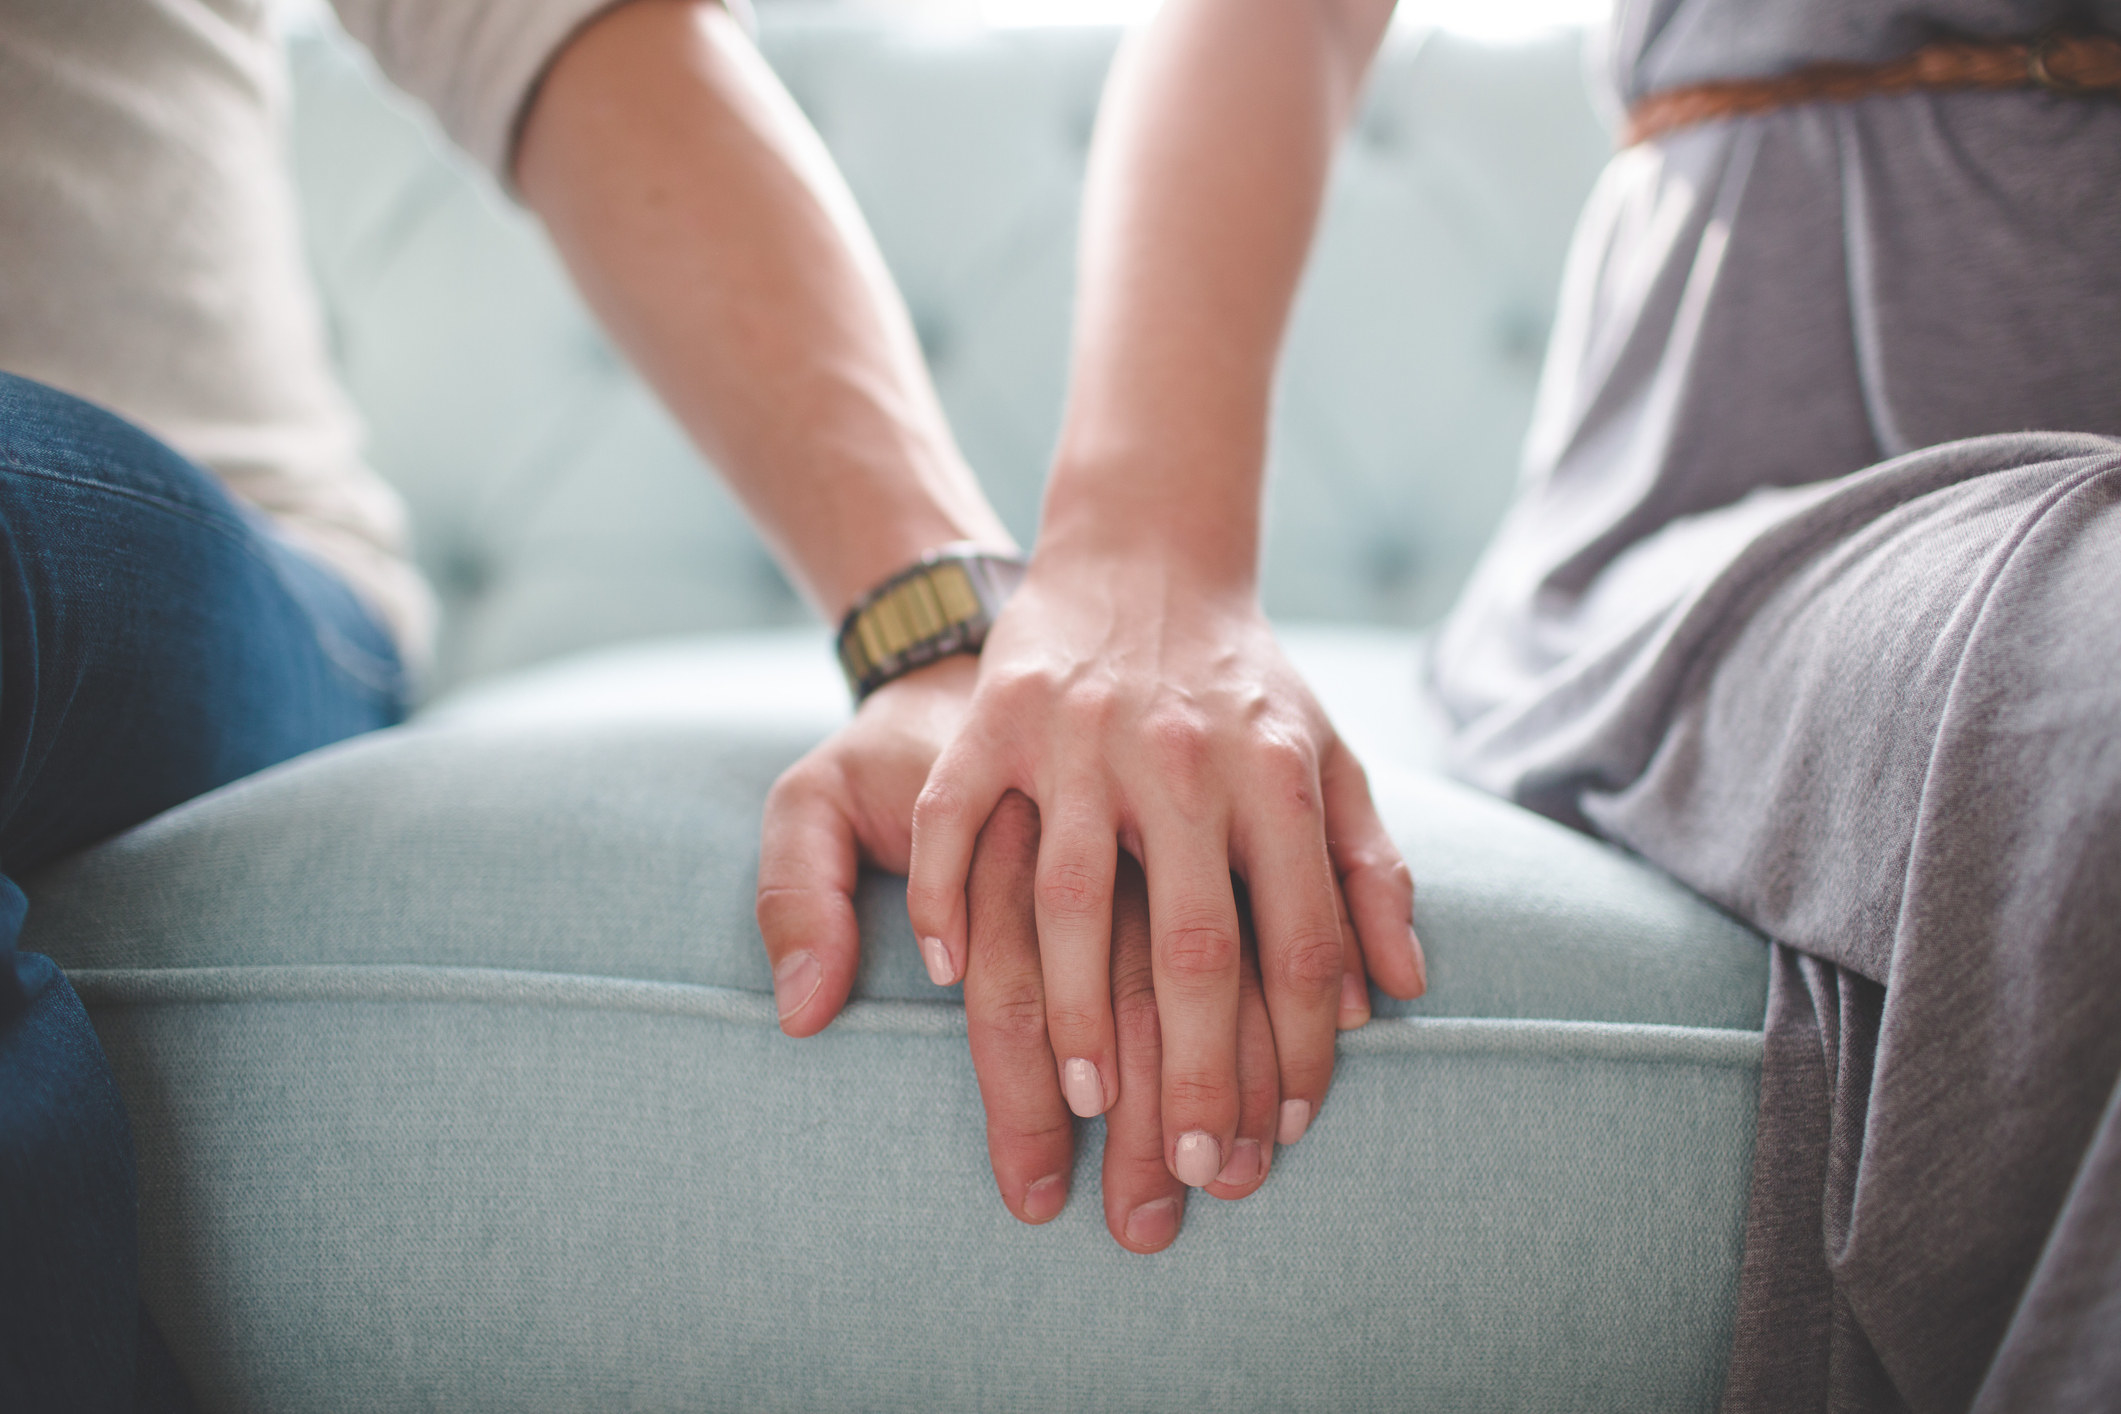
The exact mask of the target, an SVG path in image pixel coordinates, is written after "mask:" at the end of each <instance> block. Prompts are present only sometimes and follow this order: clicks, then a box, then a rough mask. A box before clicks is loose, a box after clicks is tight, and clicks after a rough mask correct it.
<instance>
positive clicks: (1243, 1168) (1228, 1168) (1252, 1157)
mask: <svg viewBox="0 0 2121 1414" xmlns="http://www.w3.org/2000/svg"><path fill="white" fill-rule="evenodd" d="M1215 1181H1216V1182H1217V1183H1227V1184H1229V1185H1230V1186H1231V1187H1232V1188H1243V1187H1244V1186H1245V1185H1246V1184H1248V1183H1256V1182H1258V1181H1259V1141H1258V1140H1257V1139H1240V1140H1238V1141H1237V1142H1236V1143H1235V1144H1233V1145H1231V1146H1230V1162H1228V1163H1227V1164H1224V1165H1223V1171H1222V1172H1221V1173H1219V1174H1217V1175H1215Z"/></svg>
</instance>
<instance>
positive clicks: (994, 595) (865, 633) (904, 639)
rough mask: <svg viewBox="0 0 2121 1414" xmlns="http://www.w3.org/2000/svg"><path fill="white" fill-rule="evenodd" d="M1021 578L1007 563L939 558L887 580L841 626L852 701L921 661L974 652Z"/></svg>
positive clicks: (1018, 566)
mask: <svg viewBox="0 0 2121 1414" xmlns="http://www.w3.org/2000/svg"><path fill="white" fill-rule="evenodd" d="M1022 575H1023V566H1022V564H1021V563H1020V562H1018V561H1014V560H1010V559H1007V558H1003V557H999V556H993V555H985V554H949V555H944V554H938V555H935V556H934V557H932V558H930V559H927V560H924V561H923V562H922V563H920V564H918V565H915V566H913V567H912V568H911V569H908V570H904V571H902V572H900V573H899V574H896V575H894V576H892V577H891V578H890V579H888V580H886V581H885V582H884V584H883V585H882V586H881V587H880V588H878V589H877V590H876V591H875V592H874V593H873V594H871V595H870V596H869V597H867V598H866V599H864V600H862V601H860V602H859V603H857V604H856V605H855V607H854V608H853V609H852V610H851V611H849V613H848V615H847V618H846V620H845V621H844V622H843V623H842V624H841V626H840V642H839V649H840V667H841V669H842V670H843V671H844V672H845V673H846V674H847V683H848V686H850V687H851V688H853V689H854V695H855V698H856V700H860V699H861V698H862V697H865V696H867V695H868V694H869V693H871V692H873V691H875V690H876V689H877V688H879V687H881V686H883V685H884V684H885V683H887V682H889V681H891V680H892V679H893V678H895V677H898V676H900V675H902V674H904V673H906V672H908V671H910V670H911V669H914V668H917V667H920V666H921V665H923V664H925V663H932V662H934V661H935V660H936V659H938V658H943V657H947V656H948V655H950V654H952V653H963V652H978V651H979V647H980V644H981V643H983V642H984V641H985V640H986V637H987V628H988V626H989V625H990V624H991V623H992V622H993V618H994V612H995V610H996V609H997V608H999V607H1000V604H1001V601H1002V600H1003V599H1005V598H1006V597H1007V596H1008V592H1009V591H1010V590H1011V589H1013V588H1015V586H1016V582H1017V580H1019V579H1020V578H1021V577H1022Z"/></svg>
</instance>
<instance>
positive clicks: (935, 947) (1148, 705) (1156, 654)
mask: <svg viewBox="0 0 2121 1414" xmlns="http://www.w3.org/2000/svg"><path fill="white" fill-rule="evenodd" d="M1010 790H1016V791H1020V792H1022V793H1023V794H1024V795H1026V796H1028V797H1029V798H1030V799H1031V800H1032V801H1033V802H1034V803H1035V804H1036V805H1037V807H1038V812H1039V818H1040V821H1041V826H1042V836H1041V842H1040V845H1039V850H1038V862H1037V866H1036V879H1035V883H1034V886H1033V895H1034V899H1035V911H1036V919H1037V936H1038V941H1039V954H1040V965H1041V983H1042V988H1043V992H1042V995H1043V1008H1042V1010H1043V1013H1044V1016H1045V1022H1046V1027H1047V1032H1048V1036H1049V1038H1050V1046H1051V1053H1052V1055H1053V1057H1054V1058H1055V1059H1056V1060H1057V1061H1058V1062H1059V1067H1058V1080H1059V1084H1060V1087H1061V1091H1062V1093H1063V1095H1064V1096H1065V1097H1066V1100H1067V1103H1068V1106H1069V1108H1070V1109H1072V1110H1073V1111H1074V1112H1075V1113H1076V1114H1078V1115H1093V1114H1101V1113H1104V1112H1106V1111H1107V1110H1109V1109H1110V1108H1111V1107H1112V1106H1113V1104H1114V1103H1115V1102H1117V1101H1118V1100H1120V1099H1121V1098H1122V1096H1123V1095H1125V1093H1126V1086H1125V1085H1124V1084H1123V1081H1124V1080H1125V1078H1126V1077H1125V1075H1124V1074H1123V1070H1122V1057H1121V1056H1120V1053H1119V1046H1118V1043H1117V1030H1116V1025H1117V1023H1116V1021H1115V1018H1114V1011H1113V1005H1112V996H1113V986H1112V975H1111V959H1112V955H1113V954H1112V918H1113V913H1112V899H1113V893H1114V879H1115V875H1116V872H1117V869H1118V856H1119V853H1120V851H1121V850H1122V849H1124V850H1125V851H1126V852H1127V853H1128V854H1130V855H1132V856H1133V857H1134V858H1136V859H1138V860H1140V861H1141V864H1142V867H1143V870H1144V872H1145V873H1146V875H1147V898H1148V908H1149V922H1150V936H1151V963H1152V973H1153V978H1154V991H1155V996H1156V998H1157V1015H1158V1017H1159V1019H1160V1034H1161V1039H1162V1065H1161V1073H1160V1077H1159V1081H1160V1093H1159V1096H1158V1100H1159V1104H1158V1109H1159V1112H1160V1116H1161V1120H1160V1123H1161V1130H1162V1144H1163V1158H1164V1163H1165V1166H1166V1168H1167V1169H1168V1171H1169V1172H1170V1173H1171V1174H1172V1175H1173V1176H1175V1177H1177V1178H1178V1179H1179V1180H1180V1181H1182V1182H1184V1183H1187V1184H1189V1185H1192V1186H1201V1185H1205V1184H1208V1183H1211V1182H1214V1181H1216V1180H1218V1179H1219V1178H1220V1179H1223V1180H1225V1181H1234V1180H1235V1178H1236V1177H1237V1173H1236V1171H1235V1170H1234V1169H1233V1168H1232V1167H1231V1165H1232V1163H1233V1161H1234V1160H1235V1159H1236V1157H1237V1156H1236V1152H1235V1149H1234V1144H1235V1142H1236V1140H1237V1137H1238V1134H1239V1130H1240V1118H1241V1115H1242V1113H1243V1108H1244V1104H1243V1102H1244V1089H1243V1085H1242V1082H1241V1078H1240V1068H1239V1054H1240V1052H1239V1036H1240V1013H1241V1005H1240V1003H1241V998H1242V994H1243V977H1244V972H1245V969H1244V942H1243V933H1242V931H1241V928H1240V924H1239V907H1238V900H1237V897H1236V894H1235V891H1234V890H1233V887H1232V882H1231V875H1232V872H1233V871H1234V872H1235V873H1236V874H1237V875H1238V876H1240V877H1241V878H1242V879H1243V881H1244V883H1245V885H1246V888H1247V892H1248V894H1249V902H1250V909H1251V915H1252V920H1253V922H1254V923H1255V924H1256V925H1257V927H1258V932H1259V943H1258V957H1259V961H1258V970H1259V973H1260V976H1261V980H1262V984H1263V985H1262V995H1263V998H1264V1003H1265V1008H1266V1012H1267V1014H1268V1016H1269V1017H1270V1018H1271V1022H1272V1032H1273V1042H1274V1050H1275V1054H1276V1058H1277V1068H1278V1075H1277V1087H1276V1088H1277V1090H1278V1094H1279V1097H1280V1098H1279V1114H1278V1117H1277V1123H1276V1129H1277V1133H1278V1135H1279V1137H1280V1138H1281V1140H1282V1142H1284V1143H1288V1142H1292V1141H1293V1140H1294V1139H1296V1138H1297V1137H1299V1136H1300V1135H1301V1134H1302V1133H1303V1130H1304V1128H1305V1127H1306V1126H1307V1125H1308V1124H1309V1122H1310V1119H1311V1117H1312V1116H1314V1115H1315V1114H1316V1113H1317V1112H1318V1107H1319V1105H1320V1104H1321V1103H1322V1102H1323V1100H1324V1098H1325V1092H1326V1088H1327V1086H1328V1084H1329V1083H1330V1080H1331V1077H1332V1071H1333V1038H1334V1032H1335V1029H1336V1026H1339V1027H1346V1026H1352V1025H1360V1024H1362V1022H1364V1021H1366V1020H1367V1019H1368V1016H1369V1005H1368V994H1367V990H1366V988H1365V987H1364V971H1365V967H1366V966H1367V970H1368V971H1369V972H1370V973H1371V974H1373V975H1374V976H1375V977H1376V978H1377V980H1378V983H1379V985H1380V986H1382V987H1383V988H1384V989H1385V990H1386V991H1388V992H1390V993H1392V994H1393V995H1395V996H1401V997H1412V996H1417V995H1419V994H1420V992H1421V990H1422V987H1423V985H1424V978H1423V973H1422V964H1421V958H1420V950H1419V944H1418V943H1417V942H1416V941H1415V938H1414V934H1413V929H1412V926H1411V922H1410V920H1411V918H1412V914H1413V880H1412V878H1411V876H1410V875H1409V873H1408V871H1407V868H1406V865H1405V863H1404V862H1403V861H1402V860H1401V859H1400V856H1399V852H1398V850H1397V849H1396V848H1395V847H1394V846H1393V844H1392V842H1391V839H1390V837H1389V836H1388V835H1387V834H1386V833H1385V830H1384V827H1383V825H1382V823H1381V822H1380V821H1379V820H1378V817H1377V813H1376V810H1375V807H1374V806H1373V805H1372V804H1371V801H1370V795H1369V787H1368V784H1367V781H1366V779H1365V777H1364V775H1363V772H1362V768H1361V767H1360V765H1359V764H1358V763H1357V762H1356V761H1355V759H1354V757H1353V756H1352V755H1351V754H1350V753H1349V752H1348V750H1347V748H1346V747H1345V746H1344V745H1343V744H1342V743H1341V741H1340V739H1339V738H1338V737H1337V736H1336V735H1335V734H1334V732H1333V729H1332V726H1331V725H1330V724H1329V723H1328V722H1327V721H1326V718H1325V714H1324V712H1323V711H1322V710H1321V709H1320V708H1319V706H1318V704H1317V702H1316V700H1315V699H1314V698H1313V697H1312V696H1311V693H1310V691H1309V690H1308V689H1307V688H1306V687H1305V686H1304V684H1303V682H1302V680H1301V679H1300V678H1299V677H1298V676H1297V674H1296V673H1295V671H1294V670H1293V669H1292V668H1291V667H1290V666H1289V664H1288V662H1287V661H1286V660H1285V659H1284V658H1283V657H1282V654H1281V651H1280V649H1279V647H1278V646H1277V645H1276V644H1275V642H1274V639H1273V634H1272V632H1271V630H1270V629H1269V628H1268V626H1267V624H1266V621H1265V619H1264V617H1263V616H1262V615H1261V614H1260V613H1259V611H1258V608H1257V603H1256V600H1255V599H1254V598H1253V597H1252V596H1251V594H1250V593H1249V591H1246V592H1221V591H1217V590H1214V589H1212V588H1207V587H1203V586H1202V585H1201V584H1198V583H1193V582H1187V581H1185V580H1184V579H1183V577H1182V573H1181V571H1180V570H1179V569H1177V568H1176V567H1175V562H1174V561H1172V560H1170V559H1167V558H1166V557H1164V556H1160V555H1157V554H1155V553H1153V552H1151V553H1138V552H1137V553H1131V554H1114V555H1103V556H1100V555H1096V554H1089V555H1085V554H1082V553H1080V552H1079V551H1077V552H1073V553H1071V552H1062V553H1060V554H1049V553H1048V552H1047V550H1046V548H1045V542H1043V541H1042V544H1041V550H1040V554H1039V556H1038V557H1037V558H1035V559H1034V561H1033V564H1032V568H1031V572H1030V574H1029V576H1028V577H1027V578H1026V580H1025V583H1024V585H1023V587H1022V588H1021V589H1019V590H1018V591H1017V594H1016V596H1015V598H1014V599H1012V600H1011V602H1010V604H1009V606H1008V608H1007V609H1006V610H1005V611H1004V612H1003V613H1002V615H1001V617H1000V619H999V621H998V622H997V623H996V625H995V627H994V630H993V632H992V633H991V634H990V635H989V637H988V640H987V646H986V649H985V651H984V653H983V655H982V660H981V665H980V674H979V683H978V687H977V690H976V692H975V694H974V697H973V701H972V706H971V711H970V713H969V715H968V716H967V717H966V718H965V720H964V724H963V726H962V728H961V729H960V730H959V731H958V733H957V734H956V735H955V736H954V737H953V738H952V739H951V741H950V744H949V745H948V747H947V748H945V750H944V752H943V754H942V756H941V758H940V759H939V760H938V761H937V762H936V765H935V769H934V771H933V772H931V774H930V776H929V779H928V783H927V786H926V788H925V789H924V790H923V791H922V793H921V795H920V799H919V803H918V804H917V806H916V807H915V811H914V820H913V859H912V865H911V871H910V877H909V879H908V884H907V893H906V901H907V910H908V913H909V915H910V916H911V919H912V923H913V927H914V931H915V934H916V936H918V937H919V938H921V940H922V947H923V949H924V951H927V952H930V953H939V954H941V955H942V957H941V961H942V964H943V966H942V967H941V968H934V964H931V967H932V968H934V970H937V971H943V972H946V974H947V975H945V976H944V978H943V980H949V978H950V977H954V976H956V975H958V974H960V973H961V972H962V971H963V969H964V966H965V960H966V958H967V955H968V947H970V934H969V930H968V915H967V899H966V882H967V875H968V871H969V869H970V866H971V863H972V859H973V854H974V847H975V843H976V841H977V839H978V836H979V832H980V830H981V829H982V827H984V826H985V825H986V824H987V821H988V817H989V816H990V815H991V814H992V813H993V812H994V811H995V809H996V807H997V806H998V805H999V803H1000V802H1001V800H1002V798H1003V796H1004V794H1005V793H1006V792H1008V791H1010ZM1351 914H1352V924H1351V923H1350V915H1351ZM973 951H976V949H973ZM1132 1113H1139V1111H1134V1112H1132Z"/></svg>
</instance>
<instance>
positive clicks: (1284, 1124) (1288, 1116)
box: [1274, 1100, 1311, 1144]
mask: <svg viewBox="0 0 2121 1414" xmlns="http://www.w3.org/2000/svg"><path fill="white" fill-rule="evenodd" d="M1310 1127H1311V1102H1310V1101H1309V1100H1283V1101H1282V1102H1281V1132H1280V1133H1278V1134H1276V1135H1275V1136H1274V1142H1275V1143H1277V1144H1294V1143H1295V1142H1296V1141H1297V1140H1299V1139H1301V1138H1303V1137H1304V1131H1305V1130H1306V1129H1309V1128H1310Z"/></svg>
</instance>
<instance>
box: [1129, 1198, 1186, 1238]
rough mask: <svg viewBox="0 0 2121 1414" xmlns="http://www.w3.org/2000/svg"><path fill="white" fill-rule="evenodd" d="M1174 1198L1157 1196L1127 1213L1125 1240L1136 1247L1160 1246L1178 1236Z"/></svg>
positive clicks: (1177, 1208)
mask: <svg viewBox="0 0 2121 1414" xmlns="http://www.w3.org/2000/svg"><path fill="white" fill-rule="evenodd" d="M1178 1212H1179V1204H1178V1200H1177V1199H1176V1198H1159V1199H1157V1200H1156V1201H1155V1202H1153V1203H1144V1204H1142V1205H1141V1206H1140V1207H1139V1208H1136V1209H1135V1210H1134V1211H1133V1212H1131V1213H1129V1214H1127V1241H1129V1242H1131V1243H1133V1244H1134V1245H1135V1246H1137V1247H1162V1246H1165V1245H1166V1244H1168V1243H1169V1242H1170V1241H1171V1239H1172V1238H1174V1237H1176V1236H1178Z"/></svg>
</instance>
